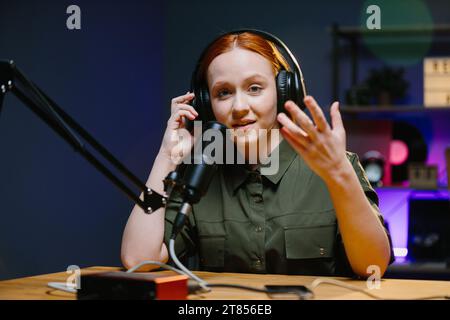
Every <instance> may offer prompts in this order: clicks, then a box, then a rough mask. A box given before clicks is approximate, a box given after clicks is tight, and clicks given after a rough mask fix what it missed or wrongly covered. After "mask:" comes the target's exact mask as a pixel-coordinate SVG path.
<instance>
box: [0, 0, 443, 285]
mask: <svg viewBox="0 0 450 320" xmlns="http://www.w3.org/2000/svg"><path fill="white" fill-rule="evenodd" d="M426 3H427V5H428V6H429V8H430V12H431V14H432V16H433V19H434V22H435V23H437V24H442V23H449V21H450V8H449V4H448V1H447V0H437V1H426ZM70 4H78V5H79V6H80V7H81V10H82V30H80V31H69V30H67V28H66V18H67V15H66V13H65V11H66V8H67V6H68V5H70ZM363 4H364V1H345V2H342V1H340V2H339V1H332V0H322V1H316V2H310V1H308V2H306V1H294V0H292V1H284V2H282V3H280V2H279V1H260V0H250V1H242V0H239V1H238V0H228V1H226V2H217V1H206V0H203V1H185V0H170V1H165V2H164V4H162V2H160V3H159V2H158V1H138V0H134V1H98V0H96V1H73V2H72V1H56V0H55V1H49V0H47V1H36V2H35V1H24V0H20V1H3V2H0V58H8V59H10V58H12V59H14V60H15V61H16V62H17V64H18V65H19V66H20V67H21V69H22V70H23V71H24V72H25V73H26V74H27V75H28V76H29V77H30V78H31V79H32V80H33V81H35V82H36V83H37V84H38V85H40V86H41V87H42V88H43V89H44V90H45V91H46V92H47V93H48V94H49V95H50V96H51V97H53V98H54V100H56V101H57V102H58V103H59V104H60V105H61V106H62V107H63V108H64V109H65V110H66V111H68V112H69V113H70V114H71V115H72V116H73V117H74V118H75V119H76V120H78V121H79V122H80V123H81V124H82V125H83V126H84V127H85V128H86V129H88V130H89V131H90V132H91V133H92V134H93V135H94V136H95V137H97V138H98V140H99V141H100V142H102V143H103V144H104V145H105V146H106V147H108V148H109V149H110V150H111V151H112V153H113V154H115V155H116V156H117V157H118V158H119V159H120V160H122V161H123V162H124V163H125V164H126V165H127V166H128V167H130V169H131V170H132V171H133V172H135V173H136V174H137V175H138V176H139V177H140V178H141V179H142V180H145V179H146V178H147V175H148V173H149V170H150V168H151V165H152V161H153V159H154V156H155V155H156V152H157V151H158V147H159V144H160V139H161V137H162V134H163V130H164V126H165V123H166V120H167V116H168V110H169V101H170V99H171V98H172V97H174V96H177V95H180V94H183V93H185V92H186V91H187V90H188V89H189V81H190V77H191V72H192V69H193V67H194V64H195V62H196V60H197V58H198V54H199V53H200V52H201V50H202V49H203V47H204V46H205V45H206V44H207V43H208V42H209V41H210V40H211V39H212V38H214V37H215V36H217V34H219V33H220V32H222V31H227V30H230V29H236V28H240V27H254V28H259V29H263V30H267V31H269V32H272V33H274V34H275V35H277V36H279V37H280V38H281V39H282V40H284V41H285V42H286V43H287V45H288V46H289V47H290V48H291V50H292V51H293V53H294V54H295V55H296V56H297V57H298V59H299V61H300V63H301V65H302V69H303V73H304V75H305V78H306V81H307V87H308V89H309V92H310V93H311V94H313V95H314V96H316V97H317V99H318V101H319V102H320V103H321V104H322V106H323V107H324V109H327V108H328V106H329V105H330V104H331V102H332V101H331V98H332V97H331V58H330V57H331V56H330V54H331V36H330V33H329V28H330V26H331V24H332V23H333V22H337V23H339V24H340V25H358V24H359V23H360V19H361V18H360V16H361V11H362V9H363V8H362V6H363ZM163 6H164V7H163ZM345 59H346V62H344V65H343V69H344V68H345V67H346V66H347V67H348V58H344V60H345ZM345 63H347V65H345ZM369 66H371V64H370V62H363V65H362V66H361V75H360V77H361V78H363V77H364V76H365V75H364V72H366V71H367V69H368V67H369ZM415 68H416V69H414V70H415V71H414V70H413V71H409V73H408V75H409V77H410V80H411V81H414V83H415V84H414V88H417V90H419V91H420V90H422V89H421V88H420V83H417V76H418V75H420V73H419V74H418V73H417V70H420V67H419V66H415ZM345 70H347V73H344V74H342V77H343V78H342V81H343V82H344V84H345V83H348V81H349V76H350V71H349V69H345ZM344 84H343V85H342V86H341V87H344ZM419 91H418V92H419ZM342 96H343V95H341V97H342ZM420 98H421V96H420V95H415V96H414V95H413V97H412V98H411V99H412V100H419V99H420ZM411 103H416V104H419V101H411ZM0 150H1V151H0V152H1V153H0V278H3V279H5V278H13V277H19V276H25V275H31V274H40V273H46V272H55V271H62V270H65V269H66V267H67V266H68V265H70V264H77V265H79V266H81V267H83V266H90V265H119V264H120V260H119V256H120V255H119V254H120V241H121V236H122V231H123V227H124V225H125V223H126V220H127V218H128V215H129V213H130V211H131V208H132V206H133V205H132V203H131V201H130V200H128V199H127V198H126V197H125V196H124V195H123V194H122V193H121V192H120V191H119V190H117V189H116V188H115V187H114V186H112V185H111V184H110V183H109V182H108V181H107V180H106V178H104V177H103V176H102V175H100V174H99V173H98V172H96V171H95V170H94V169H93V168H92V167H91V166H90V165H89V164H88V163H87V162H86V161H85V160H84V159H82V158H81V157H80V156H79V155H77V154H75V153H74V152H73V150H72V149H71V148H70V147H68V146H67V145H66V144H65V143H64V142H63V141H62V140H61V139H60V138H59V137H57V136H56V135H55V134H54V133H53V132H52V131H51V130H50V129H48V128H47V127H46V126H45V125H44V124H43V123H42V122H41V121H40V120H39V119H37V118H36V116H34V115H33V114H32V113H31V112H30V111H29V110H27V109H26V108H25V107H24V106H23V105H22V104H21V103H19V102H18V101H17V99H15V98H14V97H12V96H8V97H7V98H6V100H5V104H4V108H3V112H2V114H1V116H0Z"/></svg>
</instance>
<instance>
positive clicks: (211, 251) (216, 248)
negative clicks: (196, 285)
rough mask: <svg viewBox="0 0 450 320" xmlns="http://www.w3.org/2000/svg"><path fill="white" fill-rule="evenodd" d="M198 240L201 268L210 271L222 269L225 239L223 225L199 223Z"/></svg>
mask: <svg viewBox="0 0 450 320" xmlns="http://www.w3.org/2000/svg"><path fill="white" fill-rule="evenodd" d="M199 226H200V225H199ZM198 238H199V252H200V266H201V268H202V269H203V270H210V271H214V270H221V269H223V267H224V262H225V260H224V256H225V239H226V234H225V231H224V229H223V224H222V223H201V228H200V230H199V235H198Z"/></svg>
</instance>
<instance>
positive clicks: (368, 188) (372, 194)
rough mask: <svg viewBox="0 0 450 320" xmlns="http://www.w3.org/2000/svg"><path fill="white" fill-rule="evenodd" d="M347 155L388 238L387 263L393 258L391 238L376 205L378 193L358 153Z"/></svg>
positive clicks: (348, 153) (377, 203)
mask: <svg viewBox="0 0 450 320" xmlns="http://www.w3.org/2000/svg"><path fill="white" fill-rule="evenodd" d="M347 156H348V157H349V160H350V162H351V164H352V166H353V168H354V169H355V172H356V175H357V176H358V179H359V183H360V184H361V186H362V188H363V190H364V193H365V195H366V197H367V199H368V200H369V202H370V204H371V205H372V208H373V209H374V210H375V212H376V213H377V215H378V218H379V219H380V221H381V224H382V225H383V227H384V230H385V232H386V235H387V237H388V240H389V247H390V254H391V258H390V260H389V264H391V263H392V262H394V260H395V257H394V251H393V248H392V239H391V234H390V232H389V229H388V227H387V224H386V222H385V221H384V218H383V215H382V214H381V211H380V208H379V207H378V205H379V199H378V194H377V193H376V191H375V190H374V189H373V188H372V185H371V184H370V182H369V179H368V178H367V175H366V173H365V171H364V168H363V167H362V165H361V163H360V161H359V158H358V155H357V154H356V153H352V152H347Z"/></svg>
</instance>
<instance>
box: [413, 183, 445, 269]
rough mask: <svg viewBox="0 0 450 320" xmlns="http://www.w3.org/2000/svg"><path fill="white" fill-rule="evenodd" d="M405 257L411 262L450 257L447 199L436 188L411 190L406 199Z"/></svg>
mask: <svg viewBox="0 0 450 320" xmlns="http://www.w3.org/2000/svg"><path fill="white" fill-rule="evenodd" d="M408 202H409V223H408V258H409V259H410V260H411V261H414V262H446V261H448V260H449V259H450V201H449V197H448V196H447V195H443V194H440V193H439V192H438V191H436V192H432V193H430V191H428V192H426V193H424V192H419V191H416V192H413V193H412V194H411V196H410V197H409V199H408Z"/></svg>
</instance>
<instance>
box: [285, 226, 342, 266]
mask: <svg viewBox="0 0 450 320" xmlns="http://www.w3.org/2000/svg"><path fill="white" fill-rule="evenodd" d="M336 228H337V226H336V223H329V224H321V225H309V226H296V227H285V228H284V241H285V248H286V258H287V259H320V258H332V257H333V256H334V254H335V252H334V251H335V241H336Z"/></svg>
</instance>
